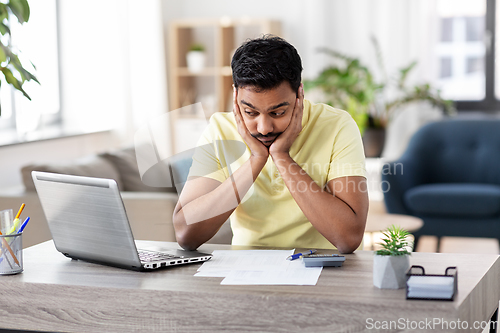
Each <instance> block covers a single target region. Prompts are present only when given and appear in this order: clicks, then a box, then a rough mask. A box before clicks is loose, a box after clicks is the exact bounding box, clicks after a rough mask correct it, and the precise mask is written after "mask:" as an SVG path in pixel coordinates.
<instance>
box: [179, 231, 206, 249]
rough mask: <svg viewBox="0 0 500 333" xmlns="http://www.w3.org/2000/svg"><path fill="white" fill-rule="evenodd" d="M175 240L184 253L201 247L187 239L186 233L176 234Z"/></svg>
mask: <svg viewBox="0 0 500 333" xmlns="http://www.w3.org/2000/svg"><path fill="white" fill-rule="evenodd" d="M175 238H176V239H177V243H178V244H179V246H180V247H182V248H183V249H184V250H186V251H194V250H196V249H197V248H198V247H199V246H200V245H201V244H198V243H196V242H193V240H192V239H191V238H190V237H188V236H187V235H186V233H182V232H176V233H175Z"/></svg>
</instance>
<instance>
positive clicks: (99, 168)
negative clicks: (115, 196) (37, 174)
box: [21, 155, 123, 191]
mask: <svg viewBox="0 0 500 333" xmlns="http://www.w3.org/2000/svg"><path fill="white" fill-rule="evenodd" d="M32 171H43V172H53V173H62V174H66V175H75V176H85V177H97V178H108V179H114V180H115V181H116V183H117V184H118V188H119V189H121V190H123V184H122V182H121V178H120V174H119V172H118V169H116V168H115V166H114V165H113V164H112V163H110V162H109V161H108V160H106V159H105V158H102V157H99V156H95V155H92V156H86V157H82V158H79V159H76V160H72V161H67V162H59V163H50V164H48V163H47V164H29V165H26V166H24V167H22V168H21V175H22V178H23V183H24V187H25V188H26V190H27V191H34V190H35V185H34V184H33V179H32V178H31V172H32Z"/></svg>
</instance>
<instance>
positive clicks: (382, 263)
mask: <svg viewBox="0 0 500 333" xmlns="http://www.w3.org/2000/svg"><path fill="white" fill-rule="evenodd" d="M409 268H410V256H409V255H404V256H380V255H375V256H374V257H373V285H374V286H375V287H378V288H381V289H400V288H404V287H405V285H406V276H405V274H406V272H407V271H408V269H409Z"/></svg>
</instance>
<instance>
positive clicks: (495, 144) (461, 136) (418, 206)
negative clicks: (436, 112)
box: [382, 119, 500, 241]
mask: <svg viewBox="0 0 500 333" xmlns="http://www.w3.org/2000/svg"><path fill="white" fill-rule="evenodd" d="M382 185H383V190H384V199H385V204H386V207H387V211H388V212H389V213H393V214H406V215H413V216H417V217H419V218H421V219H423V221H424V226H423V227H422V228H421V229H420V230H419V231H418V232H416V233H415V237H416V241H418V237H419V236H420V235H434V236H438V237H441V236H470V237H490V238H497V239H499V240H500V119H482V120H445V121H439V122H435V123H431V124H428V125H426V126H424V127H422V128H421V129H420V130H419V131H417V133H415V135H414V136H413V137H412V139H411V140H410V143H409V145H408V148H407V149H406V151H405V153H404V154H403V156H402V157H401V158H400V159H399V160H398V161H395V162H391V163H387V164H385V165H384V167H383V169H382Z"/></svg>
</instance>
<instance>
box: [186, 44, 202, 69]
mask: <svg viewBox="0 0 500 333" xmlns="http://www.w3.org/2000/svg"><path fill="white" fill-rule="evenodd" d="M186 61H187V66H188V69H189V71H190V72H192V73H199V72H201V71H202V70H203V68H205V46H203V44H199V43H196V44H193V45H191V47H190V48H189V52H188V53H187V55H186Z"/></svg>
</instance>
